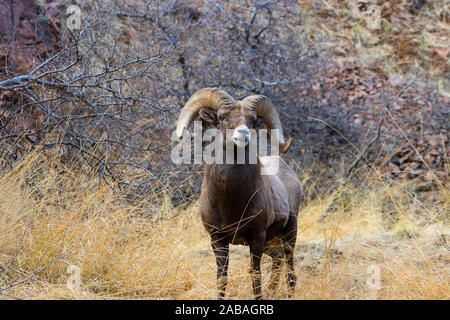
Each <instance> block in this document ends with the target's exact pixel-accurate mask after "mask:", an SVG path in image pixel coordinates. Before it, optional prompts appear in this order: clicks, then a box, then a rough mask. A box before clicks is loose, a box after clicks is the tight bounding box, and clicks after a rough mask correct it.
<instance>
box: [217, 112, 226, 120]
mask: <svg viewBox="0 0 450 320" xmlns="http://www.w3.org/2000/svg"><path fill="white" fill-rule="evenodd" d="M225 118H226V117H225V115H223V114H221V115H220V116H219V117H218V119H219V121H223V120H225Z"/></svg>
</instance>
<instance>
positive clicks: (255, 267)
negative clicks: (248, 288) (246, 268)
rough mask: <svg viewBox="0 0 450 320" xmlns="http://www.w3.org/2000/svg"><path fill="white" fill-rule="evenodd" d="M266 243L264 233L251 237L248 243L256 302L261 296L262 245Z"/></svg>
mask: <svg viewBox="0 0 450 320" xmlns="http://www.w3.org/2000/svg"><path fill="white" fill-rule="evenodd" d="M265 241H266V233H265V232H260V233H258V234H256V235H254V236H253V238H252V239H251V240H250V241H249V243H250V255H251V259H252V268H251V277H252V285H253V293H254V295H255V299H256V300H261V299H262V294H261V256H262V253H263V247H264V243H265Z"/></svg>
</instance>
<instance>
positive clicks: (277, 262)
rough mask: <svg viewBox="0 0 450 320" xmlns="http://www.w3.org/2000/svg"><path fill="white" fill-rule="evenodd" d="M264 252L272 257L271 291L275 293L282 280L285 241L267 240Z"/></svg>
mask: <svg viewBox="0 0 450 320" xmlns="http://www.w3.org/2000/svg"><path fill="white" fill-rule="evenodd" d="M264 253H265V254H267V255H268V256H270V257H271V258H272V273H271V275H270V282H269V291H270V292H271V293H272V294H274V293H275V291H276V289H277V287H278V283H279V282H280V274H281V268H282V266H283V258H284V253H283V242H282V241H281V240H280V239H275V240H271V241H270V242H266V246H265V247H264Z"/></svg>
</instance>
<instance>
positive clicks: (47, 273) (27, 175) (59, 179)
mask: <svg viewBox="0 0 450 320" xmlns="http://www.w3.org/2000/svg"><path fill="white" fill-rule="evenodd" d="M44 160H45V161H44ZM303 179H304V182H306V180H307V179H310V178H308V175H307V174H305V173H304V174H303ZM369 179H371V178H370V177H369ZM345 191H346V192H347V194H348V196H346V197H343V199H345V200H343V201H341V202H339V203H338V205H337V208H336V210H335V211H334V212H333V213H332V214H330V215H329V216H328V217H326V218H322V213H323V211H324V210H325V208H326V207H327V206H328V204H329V202H330V201H331V199H330V197H329V196H323V197H319V198H317V199H315V200H306V201H305V203H304V205H303V208H302V210H301V212H300V219H299V236H298V246H297V250H296V261H297V263H296V270H297V276H298V285H297V290H296V294H295V296H294V299H449V298H450V286H449V281H450V272H449V271H450V270H449V263H450V251H449V250H448V249H447V248H446V247H445V245H444V243H443V242H442V237H441V235H442V234H444V235H445V234H446V235H448V219H449V203H450V201H449V200H450V194H449V191H448V189H445V188H441V190H439V191H437V192H438V196H439V199H440V200H439V201H438V202H436V203H433V204H432V203H425V202H422V201H420V200H419V199H416V200H414V199H412V198H411V196H410V194H409V193H408V192H407V186H406V185H404V184H392V185H390V186H386V185H381V186H380V187H377V188H375V187H372V188H368V187H367V188H362V187H360V188H359V189H358V188H354V189H348V190H345ZM160 196H161V197H163V195H160ZM151 200H152V199H149V201H148V203H145V204H140V205H139V206H136V205H131V204H127V203H126V202H124V201H123V200H122V199H120V197H119V196H118V195H117V193H115V192H113V191H112V189H111V188H110V187H108V186H107V185H106V184H104V183H101V182H99V181H98V179H97V178H95V177H90V176H88V175H83V174H80V173H75V171H74V170H72V169H71V168H64V167H63V166H62V165H61V164H59V163H57V161H56V160H49V159H48V158H46V157H44V155H43V154H42V153H38V152H35V153H32V154H30V155H29V156H28V157H27V158H26V159H25V160H24V161H23V162H22V163H21V164H20V165H19V166H17V167H16V168H15V169H14V170H12V171H10V172H8V173H6V174H4V175H2V176H1V177H0V267H1V268H0V290H2V291H1V293H2V294H1V298H2V299H8V298H26V299H211V298H214V297H215V295H216V288H215V272H216V271H215V270H216V267H215V259H214V256H213V254H212V250H211V249H210V245H209V239H208V235H207V233H206V232H205V231H204V229H203V227H202V225H201V222H200V217H199V214H198V206H197V205H196V204H194V205H192V206H191V207H189V208H187V209H179V208H173V207H172V206H171V204H170V201H163V202H162V204H160V205H158V207H155V205H152V204H151V203H152V201H151ZM386 203H390V204H389V205H390V206H391V207H390V208H386V205H385V204H386ZM389 205H388V207H389ZM389 210H393V212H394V213H392V212H391V214H386V211H389ZM150 212H156V214H153V215H150V214H149V213H150ZM249 260H250V259H249V252H248V248H247V247H243V246H233V247H232V251H231V256H230V274H229V285H228V289H227V298H229V299H252V298H253V297H252V293H251V282H250V276H249V273H248V270H249ZM371 265H375V266H376V267H375V268H379V270H380V289H379V290H371V289H370V287H368V286H367V285H366V280H367V279H370V277H371V276H372V275H371V273H370V272H369V273H368V267H369V266H371ZM70 266H72V267H70ZM73 266H75V267H73ZM69 267H70V268H69ZM270 267H271V262H270V260H269V259H268V258H267V257H264V259H263V283H264V288H265V287H266V286H267V280H268V278H269V270H270ZM42 268H44V269H42ZM68 268H69V269H68ZM71 268H72V269H71ZM78 268H79V269H78ZM68 270H72V272H74V273H73V274H71V273H68ZM73 270H74V271H73ZM76 270H79V271H80V280H81V281H80V283H79V285H77V283H76V282H75V285H74V286H72V288H70V286H68V283H71V282H70V280H71V279H76V276H77V272H76ZM370 270H372V269H369V271H370ZM27 278H29V279H28V280H27V281H24V282H22V283H20V284H17V282H20V281H22V280H24V279H27ZM282 279H283V282H282V284H281V285H280V287H279V288H278V291H277V292H276V293H275V294H274V295H271V296H269V295H268V293H267V290H265V291H264V293H265V298H274V299H284V298H285V297H286V289H285V283H284V277H282ZM10 285H13V286H12V287H10V288H8V289H6V290H3V289H5V288H7V287H8V286H10Z"/></svg>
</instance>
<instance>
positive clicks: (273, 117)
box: [242, 95, 292, 153]
mask: <svg viewBox="0 0 450 320" xmlns="http://www.w3.org/2000/svg"><path fill="white" fill-rule="evenodd" d="M242 104H243V105H244V107H246V108H250V109H255V111H256V116H257V117H259V118H263V119H264V120H265V122H266V126H267V129H268V130H269V133H270V130H271V129H278V130H276V131H275V132H276V134H277V135H278V141H279V143H278V145H279V150H280V151H281V152H282V153H286V152H288V151H289V148H290V147H291V142H292V139H291V138H289V139H288V141H284V136H283V129H282V127H281V122H280V118H279V117H278V113H277V110H276V108H275V106H274V105H273V103H272V101H270V99H269V98H267V97H266V96H262V95H255V96H249V97H247V98H245V99H244V100H242Z"/></svg>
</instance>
